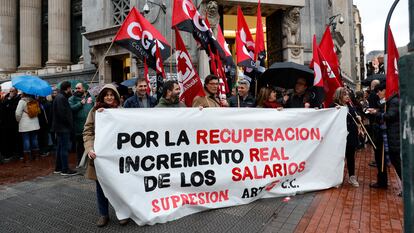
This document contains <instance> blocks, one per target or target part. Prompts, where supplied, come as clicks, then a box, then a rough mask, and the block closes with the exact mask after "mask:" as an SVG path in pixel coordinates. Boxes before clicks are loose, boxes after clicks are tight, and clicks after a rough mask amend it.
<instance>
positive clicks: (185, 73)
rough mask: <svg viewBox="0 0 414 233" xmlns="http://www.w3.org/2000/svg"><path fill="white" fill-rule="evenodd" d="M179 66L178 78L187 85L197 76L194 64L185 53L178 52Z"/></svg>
mask: <svg viewBox="0 0 414 233" xmlns="http://www.w3.org/2000/svg"><path fill="white" fill-rule="evenodd" d="M176 53H177V64H178V70H177V71H178V72H177V73H178V77H180V81H181V82H182V83H183V85H185V84H186V83H187V82H188V81H189V80H190V79H192V78H193V77H194V76H195V72H194V69H193V64H191V60H190V58H189V57H188V55H187V53H185V52H184V51H180V50H177V52H176Z"/></svg>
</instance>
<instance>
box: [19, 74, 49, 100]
mask: <svg viewBox="0 0 414 233" xmlns="http://www.w3.org/2000/svg"><path fill="white" fill-rule="evenodd" d="M12 85H13V87H15V88H16V89H19V90H21V91H22V92H24V93H26V94H29V95H37V96H48V95H50V94H52V87H51V86H50V85H49V83H48V82H46V81H44V80H42V79H41V78H39V77H37V76H31V75H23V76H18V77H15V78H13V79H12Z"/></svg>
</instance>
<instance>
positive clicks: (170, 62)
mask: <svg viewBox="0 0 414 233" xmlns="http://www.w3.org/2000/svg"><path fill="white" fill-rule="evenodd" d="M174 30H177V29H176V28H175V29H174ZM170 39H171V46H170V78H171V77H172V61H173V59H172V47H173V33H171V37H170ZM177 78H178V76H177Z"/></svg>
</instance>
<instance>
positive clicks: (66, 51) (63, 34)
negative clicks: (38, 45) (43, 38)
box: [46, 0, 70, 67]
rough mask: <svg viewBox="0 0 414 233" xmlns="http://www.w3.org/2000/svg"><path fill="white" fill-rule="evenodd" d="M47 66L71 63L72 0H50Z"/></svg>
mask: <svg viewBox="0 0 414 233" xmlns="http://www.w3.org/2000/svg"><path fill="white" fill-rule="evenodd" d="M48 34H49V35H48V44H49V47H48V61H47V62H46V65H47V66H49V67H50V66H52V67H53V66H66V65H68V64H70V1H69V0H49V1H48Z"/></svg>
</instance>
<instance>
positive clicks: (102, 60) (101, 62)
mask: <svg viewBox="0 0 414 233" xmlns="http://www.w3.org/2000/svg"><path fill="white" fill-rule="evenodd" d="M114 42H115V41H114V40H112V42H111V44H110V45H109V47H108V49H107V50H106V52H105V54H104V55H103V57H102V59H101V61H100V62H99V63H98V69H96V71H95V74H94V75H93V77H92V80H91V81H90V82H89V84H92V82H93V81H94V80H95V77H96V74H98V72H99V70H100V69H101V66H102V64H103V62H104V60H105V57H106V56H107V55H108V52H109V50H111V48H112V45H113V44H114ZM98 81H100V80H98Z"/></svg>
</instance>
